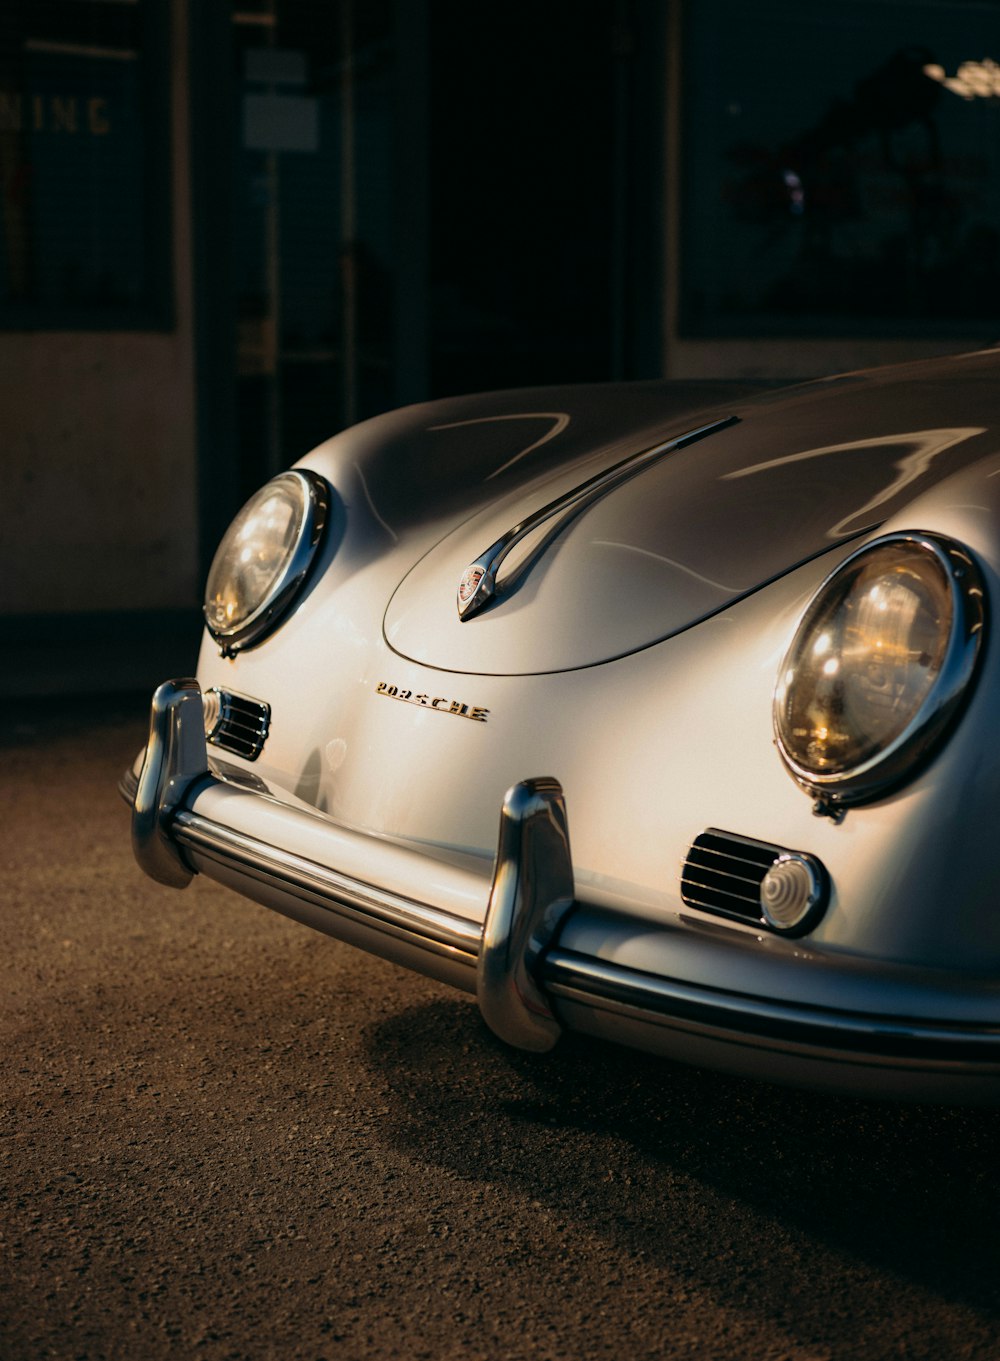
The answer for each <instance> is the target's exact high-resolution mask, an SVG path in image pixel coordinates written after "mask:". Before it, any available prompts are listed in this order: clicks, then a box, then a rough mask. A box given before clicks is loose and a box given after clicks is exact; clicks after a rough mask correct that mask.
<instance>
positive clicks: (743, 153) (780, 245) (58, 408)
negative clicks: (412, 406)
mask: <svg viewBox="0 0 1000 1361" xmlns="http://www.w3.org/2000/svg"><path fill="white" fill-rule="evenodd" d="M994 59H997V60H1000V7H998V6H997V5H996V4H995V3H986V2H985V0H761V3H760V4H757V5H754V6H749V5H747V4H745V3H743V0H593V3H587V4H580V3H579V0H576V2H575V3H574V2H573V0H546V3H544V4H538V3H527V2H526V0H506V3H504V4H503V5H485V4H473V3H468V0H465V3H460V2H459V0H234V2H233V3H232V4H230V3H228V0H5V4H4V6H3V8H2V11H0V391H2V394H3V412H4V426H3V433H2V434H0V441H2V443H0V493H2V497H0V520H2V526H0V527H2V535H0V647H2V648H3V652H4V656H5V659H6V665H5V667H4V669H3V679H2V681H0V687H2V688H3V690H4V691H6V693H8V694H10V693H20V692H24V691H26V690H31V689H34V690H38V689H43V690H44V689H52V688H64V689H65V688H78V689H88V688H96V687H97V686H99V685H105V684H109V683H110V684H112V685H116V686H121V685H129V684H142V685H145V684H147V683H152V682H153V681H155V680H156V679H158V678H160V675H161V673H164V672H165V670H175V669H178V662H177V656H176V654H177V649H178V647H179V646H181V645H182V646H183V652H184V659H185V660H188V659H193V646H194V640H195V638H196V634H197V606H198V601H199V596H200V583H201V580H202V578H203V574H204V571H205V567H206V565H207V561H208V559H209V557H210V554H211V551H212V548H213V546H214V543H215V541H216V539H217V537H218V535H219V534H220V533H221V531H222V529H223V528H224V527H225V525H226V523H227V522H228V520H229V518H230V516H231V515H232V513H233V511H234V509H235V508H236V507H237V506H238V505H239V503H240V502H241V501H242V500H243V499H244V498H245V497H246V495H247V494H248V493H249V492H250V491H251V490H252V489H253V488H254V487H256V486H257V485H258V484H259V483H260V482H261V481H262V480H264V479H265V478H266V477H268V476H270V475H271V474H272V473H273V472H275V471H277V470H278V469H280V468H282V467H285V466H287V465H288V464H289V463H291V462H292V461H294V460H295V459H296V458H298V457H300V456H301V455H302V454H304V453H305V452H306V451H307V450H308V449H309V448H310V447H312V446H313V445H314V444H316V443H318V442H319V441H320V440H321V439H324V438H326V437H327V436H328V435H330V434H332V433H334V432H335V431H336V430H337V429H340V428H342V427H343V426H345V425H347V424H350V423H352V422H354V421H356V420H359V419H363V418H365V417H366V416H370V415H373V414H376V413H377V412H380V411H383V410H385V409H387V408H389V407H391V406H394V405H397V404H400V403H403V402H410V401H419V400H423V399H425V398H427V397H434V396H440V395H447V394H451V393H456V392H461V391H470V390H488V389H491V388H498V387H505V386H511V385H524V384H542V383H555V382H559V383H561V382H584V381H595V380H597V381H601V380H608V379H619V378H625V379H628V378H648V377H657V376H662V377H667V378H684V379H687V380H690V379H699V378H705V379H709V378H711V379H719V378H732V379H739V380H741V381H746V380H747V379H751V380H759V381H761V382H777V381H780V380H783V379H794V378H801V377H808V376H811V375H814V374H817V373H822V372H828V371H832V370H836V369H845V368H852V367H859V366H862V365H865V364H869V363H876V362H880V361H888V360H893V359H897V358H908V357H915V356H918V355H924V354H932V353H946V352H950V351H959V350H962V349H968V348H974V347H976V346H979V345H982V344H988V343H991V342H992V341H994V340H995V339H996V328H997V313H998V306H1000V288H998V285H1000V190H998V188H997V186H998V184H1000V175H998V171H1000V165H998V163H997V162H998V159H1000V141H998V136H997V133H998V128H1000V68H998V67H997V65H996V64H995V61H994ZM179 640H183V644H181V643H180V641H179Z"/></svg>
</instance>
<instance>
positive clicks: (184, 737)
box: [122, 352, 1000, 1101]
mask: <svg viewBox="0 0 1000 1361" xmlns="http://www.w3.org/2000/svg"><path fill="white" fill-rule="evenodd" d="M712 397H713V393H712V391H711V390H708V391H706V390H704V389H701V390H698V391H697V392H696V391H694V390H693V389H691V388H687V389H685V388H684V387H682V386H676V385H671V384H666V383H644V384H622V385H608V386H595V387H580V388H553V389H532V390H525V391H519V392H503V393H491V394H487V395H480V396H475V397H465V398H459V399H455V400H449V401H441V402H434V403H430V404H427V405H422V406H415V407H411V408H408V409H406V410H402V411H397V412H393V413H391V414H389V415H385V416H380V417H377V418H376V419H374V420H370V421H367V422H365V423H363V424H361V425H359V426H356V427H355V428H353V429H351V430H347V431H345V432H344V433H343V434H340V435H337V436H336V437H335V438H334V439H331V440H329V441H328V442H327V443H325V444H323V445H320V447H319V448H318V449H315V450H314V451H313V452H312V453H311V454H309V455H308V456H307V457H306V458H305V459H303V460H302V462H301V463H300V464H298V465H297V466H296V467H294V468H293V469H292V470H291V471H289V472H285V473H282V474H281V475H280V476H278V477H276V478H274V479H273V480H272V481H271V482H269V483H267V485H266V486H264V487H263V488H262V489H261V490H260V491H259V492H258V493H257V494H256V495H255V496H254V497H253V498H252V499H251V500H250V501H249V502H248V503H247V505H246V506H244V508H243V509H242V510H241V511H240V513H239V515H238V516H237V517H236V519H235V520H234V522H233V524H232V526H231V527H230V529H229V530H228V532H227V534H226V535H225V537H224V539H223V541H222V544H221V545H220V547H219V550H218V553H217V555H216V557H215V560H214V562H213V564H212V567H211V571H210V573H209V578H208V583H207V587H206V594H205V609H204V612H205V623H206V633H205V638H204V642H203V646H202V651H201V658H200V663H199V667H198V677H197V679H196V680H195V679H184V680H173V681H167V682H166V683H164V684H163V685H161V686H160V688H159V689H158V690H157V692H156V694H155V696H154V697H153V703H152V715H151V721H150V736H149V742H148V745H147V747H146V749H145V751H144V752H143V753H141V754H140V756H139V757H138V758H137V760H136V763H135V766H134V767H133V769H132V770H131V771H129V772H127V773H126V775H125V777H124V779H123V781H122V790H123V793H124V794H125V796H126V798H127V799H128V801H129V802H130V803H131V804H132V805H133V809H134V811H133V817H132V839H133V845H134V848H135V853H136V856H137V858H138V861H139V864H140V865H141V866H142V868H143V869H144V870H145V871H146V873H147V874H150V875H151V876H152V877H153V878H155V879H158V880H160V881H162V882H163V883H164V884H169V885H172V886H175V887H181V886H183V885H184V884H186V883H187V882H188V881H189V879H190V878H191V876H192V874H194V873H201V874H207V875H209V876H210V877H212V878H213V879H217V880H219V881H220V882H221V883H224V884H228V885H229V886H231V887H232V888H235V889H236V890H238V891H239V892H241V893H243V894H246V895H247V896H248V897H250V898H254V899H256V900H257V901H258V902H262V903H265V904H267V905H268V906H269V907H273V908H275V909H277V910H278V911H280V912H284V913H286V914H288V915H289V916H292V917H295V918H298V919H299V920H300V921H303V922H305V923H307V924H309V925H310V926H314V927H318V928H319V929H320V930H322V931H326V932H329V933H330V934H331V935H334V936H337V937H339V938H340V939H342V940H345V941H349V942H350V943H352V944H354V945H358V946H360V947H362V948H363V949H366V950H371V951H374V952H376V953H378V954H381V955H384V956H386V957H388V958H389V959H391V960H394V961H396V962H397V963H399V964H404V965H408V966H409V967H411V968H414V969H418V970H420V971H421V972H424V973H427V974H431V975H433V976H434V977H436V978H439V979H443V980H445V981H447V982H448V983H452V984H454V985H455V986H457V987H459V988H463V989H465V990H466V991H468V992H470V993H474V994H475V995H476V997H477V999H478V1003H479V1007H480V1008H481V1011H482V1014H483V1016H484V1017H485V1019H486V1021H487V1023H488V1024H489V1025H490V1026H491V1027H492V1029H493V1030H494V1031H495V1032H496V1033H497V1034H498V1035H499V1036H501V1037H502V1038H503V1039H504V1040H506V1041H507V1042H509V1043H510V1044H512V1045H516V1046H519V1047H522V1048H525V1049H533V1050H544V1049H548V1048H549V1047H550V1046H552V1045H554V1044H555V1043H556V1042H557V1040H558V1037H559V1035H560V1033H561V1032H562V1031H563V1030H564V1029H568V1030H576V1031H583V1032H587V1033H589V1034H592V1035H597V1036H603V1037H606V1038H609V1039H612V1040H617V1041H620V1042H622V1043H624V1044H629V1045H634V1046H637V1047H639V1048H642V1049H647V1050H651V1051H655V1052H657V1053H660V1054H664V1055H667V1056H669V1057H671V1058H677V1059H682V1060H686V1061H688V1062H692V1063H696V1064H705V1065H712V1066H716V1067H721V1068H725V1069H728V1070H730V1071H733V1072H740V1073H748V1074H756V1075H758V1076H762V1077H766V1078H770V1079H774V1080H780V1081H789V1082H796V1083H804V1084H809V1085H819V1086H826V1087H834V1088H840V1089H843V1090H849V1091H854V1092H871V1093H874V1094H879V1095H890V1094H895V1095H900V1096H916V1097H920V1098H925V1099H926V1098H930V1099H940V1100H956V1101H971V1100H982V1101H992V1100H995V1099H996V1098H997V1097H998V1096H1000V896H998V889H1000V873H998V870H997V866H996V862H995V861H994V858H993V850H992V848H991V844H990V842H991V836H990V834H989V833H988V827H987V824H988V822H989V819H988V817H987V814H988V813H990V810H991V809H992V810H993V811H994V812H1000V744H998V743H997V742H995V741H994V738H993V736H992V733H993V731H994V727H993V725H994V721H995V719H996V717H997V715H998V714H1000V655H998V652H997V639H996V636H995V632H996V631H995V629H994V628H993V626H992V625H993V621H992V620H991V617H990V616H991V610H995V609H996V602H997V600H998V599H1000V589H998V573H1000V356H998V354H997V353H996V352H993V353H981V354H976V355H971V356H964V357H961V358H957V359H947V360H943V361H934V362H927V363H920V364H913V365H907V366H905V367H898V368H892V369H884V370H878V371H873V372H869V373H852V374H847V375H844V376H841V377H837V378H832V379H828V380H825V381H822V382H818V383H809V384H806V385H803V386H799V387H793V388H790V389H786V390H784V391H782V392H780V393H773V392H772V393H768V394H766V395H765V396H763V397H761V396H756V397H751V398H747V399H745V400H744V399H741V400H736V401H733V400H732V399H731V397H729V395H728V394H727V396H726V397H725V398H722V397H717V399H716V400H712Z"/></svg>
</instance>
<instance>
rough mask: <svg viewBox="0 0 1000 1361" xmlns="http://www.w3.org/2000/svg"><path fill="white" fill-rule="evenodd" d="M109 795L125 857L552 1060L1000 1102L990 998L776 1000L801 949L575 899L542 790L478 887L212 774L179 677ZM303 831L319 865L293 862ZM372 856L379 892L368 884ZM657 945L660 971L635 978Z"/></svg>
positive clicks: (860, 988)
mask: <svg viewBox="0 0 1000 1361" xmlns="http://www.w3.org/2000/svg"><path fill="white" fill-rule="evenodd" d="M121 792H122V794H123V796H124V797H125V798H126V800H127V801H128V802H129V803H130V804H132V807H133V816H132V841H133V848H134V851H135V856H136V859H137V860H138V862H139V865H140V866H141V867H142V869H143V870H144V871H145V872H146V873H147V874H149V875H150V876H151V877H152V878H154V879H157V880H159V881H160V882H163V883H167V884H170V885H172V886H174V887H178V886H183V885H184V884H186V883H187V882H188V881H189V880H190V878H191V876H192V874H193V873H195V872H202V873H205V874H207V875H208V876H209V877H211V878H214V879H217V880H219V881H220V882H222V883H225V884H228V885H229V886H231V887H233V888H235V889H237V890H238V891H240V892H242V893H244V894H245V895H247V896H249V897H251V898H254V899H256V900H257V901H260V902H263V903H265V904H266V905H268V906H270V907H273V908H275V909H277V910H278V911H281V912H283V913H285V914H286V915H289V916H292V917H295V918H296V919H298V920H300V921H304V922H306V923H307V924H309V925H311V926H315V927H317V928H318V929H320V930H322V931H325V932H327V933H328V934H330V935H333V936H335V937H337V938H339V939H342V940H346V941H348V942H350V943H352V944H356V945H359V946H361V947H362V948H364V949H367V950H369V951H372V952H374V953H377V954H381V955H383V956H385V957H387V958H390V959H393V960H395V961H396V962H399V963H403V964H406V965H408V966H410V967H413V968H416V969H417V970H419V971H421V972H424V973H428V974H430V975H432V976H435V977H438V978H441V979H444V980H445V981H447V982H449V983H452V984H454V985H456V986H458V987H460V988H462V989H464V990H465V991H468V992H474V993H475V994H476V997H477V999H478V1002H479V1007H480V1010H481V1011H482V1014H483V1016H484V1018H485V1020H486V1021H487V1023H488V1024H489V1026H490V1027H491V1029H492V1030H493V1031H494V1032H495V1033H496V1034H497V1035H499V1036H500V1037H501V1038H502V1039H504V1040H505V1041H507V1042H508V1043H510V1044H512V1045H515V1046H517V1047H519V1048H522V1049H528V1050H535V1051H543V1050H547V1049H549V1048H551V1047H552V1045H553V1044H554V1043H555V1042H556V1040H557V1039H558V1037H559V1035H560V1033H561V1032H562V1030H563V1028H569V1029H575V1030H580V1031H584V1032H586V1033H589V1034H593V1035H597V1036H601V1037H604V1038H609V1039H613V1040H618V1041H622V1042H625V1043H627V1044H631V1045H634V1046H636V1047H638V1048H641V1049H645V1050H648V1051H651V1052H656V1053H662V1054H665V1055H667V1056H670V1057H673V1058H679V1059H682V1060H686V1061H691V1062H695V1063H699V1064H705V1065H707V1066H713V1067H721V1068H724V1069H727V1070H729V1071H734V1072H740V1073H746V1074H750V1075H754V1076H762V1077H765V1078H768V1079H771V1080H777V1081H790V1082H796V1083H804V1084H807V1085H812V1086H825V1087H832V1088H835V1089H838V1090H846V1091H851V1092H867V1093H871V1094H876V1095H890V1094H891V1095H898V1096H913V1097H922V1098H926V1099H942V1100H962V1101H966V1100H983V1101H990V1102H993V1101H996V1100H998V1099H1000V1024H996V1023H995V1021H994V1019H993V1018H994V1017H996V1016H998V1015H1000V988H998V987H997V986H996V985H990V984H989V983H987V985H986V995H985V997H983V996H980V998H979V1002H978V1005H974V1006H970V1004H969V995H970V994H969V989H968V987H967V986H966V985H965V984H964V983H963V982H962V981H959V982H952V981H950V980H945V982H944V984H943V985H942V983H941V980H937V979H932V978H931V976H930V975H929V974H928V973H927V971H914V970H901V969H899V968H895V969H894V968H885V967H878V966H876V965H872V964H864V963H862V964H858V963H857V962H854V963H852V962H850V961H848V962H846V963H845V962H844V961H842V960H840V961H832V962H831V961H825V962H824V961H823V960H821V959H820V958H819V957H818V956H815V955H814V956H813V957H812V958H811V960H810V962H809V967H808V995H809V1000H808V1001H803V1000H801V998H799V997H795V996H789V995H788V987H787V979H788V978H789V977H790V976H792V975H795V988H796V989H797V990H801V979H802V977H803V971H802V969H801V967H800V966H798V965H796V966H791V967H790V961H791V960H792V959H793V958H795V959H801V957H802V953H803V952H802V947H801V944H799V945H793V943H792V942H784V941H781V942H770V943H769V948H768V949H767V950H765V951H763V952H761V951H759V949H757V948H756V947H758V946H759V942H757V941H756V940H755V939H754V938H752V937H748V936H747V935H745V934H734V935H733V938H732V939H731V940H728V941H727V940H725V939H722V938H720V936H719V933H717V932H714V933H710V934H708V935H707V936H702V935H701V934H700V933H698V932H691V931H684V930H683V929H680V928H675V927H670V926H663V925H658V924H656V923H650V922H641V921H637V920H636V919H634V918H632V917H630V916H627V915H626V914H623V913H620V912H616V911H613V910H611V909H609V908H600V907H596V906H588V905H587V904H584V903H581V902H578V901H577V899H576V896H575V893H574V885H573V867H572V858H571V855H570V845H569V833H568V825H567V817H566V808H565V803H564V800H563V796H562V791H561V789H560V787H559V785H558V783H557V782H556V781H555V780H554V779H550V778H539V779H531V780H525V781H523V782H521V783H519V784H517V785H515V786H514V787H513V788H512V789H511V790H509V791H508V793H507V795H506V797H505V799H504V802H503V806H502V810H501V815H500V838H499V846H498V851H497V856H496V861H495V864H494V868H493V873H492V877H491V878H488V877H486V876H485V875H483V874H479V875H477V874H476V873H475V872H474V871H473V870H468V869H464V868H456V867H455V866H454V865H451V864H446V863H443V862H437V861H429V860H428V858H427V857H426V856H424V855H422V854H419V853H418V852H415V851H413V850H411V849H409V848H404V847H398V846H395V845H393V844H391V843H386V842H382V841H378V840H377V839H374V838H371V837H368V836H364V835H362V834H359V833H355V832H351V831H349V830H345V829H343V828H339V827H337V826H335V824H333V823H331V822H330V821H329V820H328V819H325V818H322V817H321V816H320V815H318V814H316V813H315V812H313V811H311V810H308V809H305V808H304V807H295V806H293V805H292V804H290V803H287V802H285V801H283V800H281V799H276V798H274V797H273V796H272V795H271V793H270V792H269V791H268V790H267V789H266V787H265V786H263V785H262V784H261V783H260V782H259V781H255V780H254V779H253V778H252V777H247V776H245V775H243V774H242V773H241V772H239V771H236V770H233V769H232V768H230V770H229V771H228V772H227V771H226V770H225V769H224V768H223V767H222V766H221V765H220V764H219V763H215V762H212V763H210V762H209V759H208V754H207V748H206V744H205V737H204V719H203V712H202V702H201V692H200V690H199V688H198V685H197V682H195V681H193V680H182V681H168V682H166V683H165V684H164V685H161V686H160V688H159V689H158V690H157V692H156V694H155V696H154V698H153V704H152V710H151V718H150V736H149V742H148V744H147V747H146V751H145V754H144V758H143V763H142V768H141V770H140V772H139V774H138V776H136V775H135V774H134V773H133V772H132V771H129V772H127V773H126V775H125V776H124V777H123V780H122V782H121ZM265 833H266V834H265ZM317 837H319V838H320V839H321V843H322V845H323V849H324V854H323V860H324V861H326V862H327V863H321V862H320V861H319V860H318V859H316V858H314V857H313V856H311V855H308V854H302V853H300V852H299V851H297V850H296V849H294V847H295V846H296V845H298V846H300V847H301V846H304V845H307V844H311V845H316V844H317V840H316V838H317ZM373 858H374V859H376V860H377V861H378V866H379V874H378V878H379V883H378V884H376V883H373V882H370V881H369V880H368V879H367V878H366V877H365V876H366V871H367V872H368V873H371V869H370V865H371V863H372V860H373ZM333 863H336V864H338V865H339V866H340V868H338V869H333V868H331V867H330V865H331V864H333ZM414 888H416V889H417V890H418V891H419V890H420V889H421V888H423V890H424V895H425V896H424V897H423V898H421V897H418V896H413V893H414ZM480 921H481V922H482V924H480ZM665 952H666V956H668V957H669V958H670V959H671V960H672V961H673V965H672V967H671V976H667V975H666V972H665V971H663V970H662V969H661V968H660V967H659V966H657V968H656V970H655V971H647V970H646V969H644V968H642V967H637V964H640V965H641V963H643V962H645V961H647V960H649V961H652V960H654V958H655V959H657V960H659V959H662V958H664V957H665ZM928 1000H930V1001H931V1002H932V1003H933V1005H932V1006H930V1007H928V1006H927V1005H922V1004H926V1003H927V1002H928ZM859 1004H860V1005H859ZM882 1007H888V1008H889V1010H882ZM869 1008H870V1009H869ZM928 1011H930V1012H931V1013H932V1015H931V1016H930V1017H928V1015H927V1013H928ZM984 1013H985V1014H986V1016H987V1019H985V1020H984ZM952 1017H955V1018H957V1019H951V1018H952Z"/></svg>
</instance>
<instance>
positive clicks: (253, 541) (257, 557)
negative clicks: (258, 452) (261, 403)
mask: <svg viewBox="0 0 1000 1361" xmlns="http://www.w3.org/2000/svg"><path fill="white" fill-rule="evenodd" d="M329 504H330V498H329V492H328V490H327V486H326V483H325V482H324V481H323V479H322V478H321V477H319V476H318V475H317V474H316V473H313V472H310V471H309V470H307V469H302V468H296V469H293V470H292V471H291V472H287V473H281V474H280V476H278V477H275V478H273V479H272V480H271V481H270V482H268V483H267V484H266V485H265V486H263V487H261V489H260V491H259V492H257V493H256V495H254V496H252V497H251V498H250V500H249V501H248V502H247V503H246V505H245V506H244V507H243V509H242V510H241V511H240V513H239V514H238V515H237V516H236V519H235V520H234V521H233V522H232V524H231V525H230V526H229V528H228V530H227V531H226V533H225V535H224V536H223V539H222V542H221V543H220V544H219V548H218V551H217V552H216V554H215V557H214V558H213V560H212V566H211V567H210V568H209V573H208V582H207V584H206V586H205V606H204V613H205V623H206V624H207V626H208V631H209V633H211V635H212V637H213V638H214V639H215V640H216V642H217V643H218V644H219V646H220V648H221V649H222V655H223V656H224V657H225V656H233V655H234V654H235V653H237V652H239V651H241V650H242V649H243V648H247V647H252V646H253V645H254V644H256V643H259V642H261V640H262V639H263V638H265V637H266V636H267V634H269V633H270V632H271V630H272V629H274V628H275V627H276V626H277V624H278V623H279V622H280V620H281V618H282V616H283V615H284V614H285V612H286V611H287V609H288V607H289V606H290V605H291V603H292V601H293V600H294V599H295V596H296V594H297V593H298V591H299V590H300V589H301V587H302V585H303V583H304V582H305V579H306V576H307V574H308V571H309V568H310V566H311V565H312V563H313V560H314V558H315V556H316V551H317V549H318V548H319V544H320V539H321V538H322V534H323V527H324V525H325V524H326V519H327V514H328V510H329Z"/></svg>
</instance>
